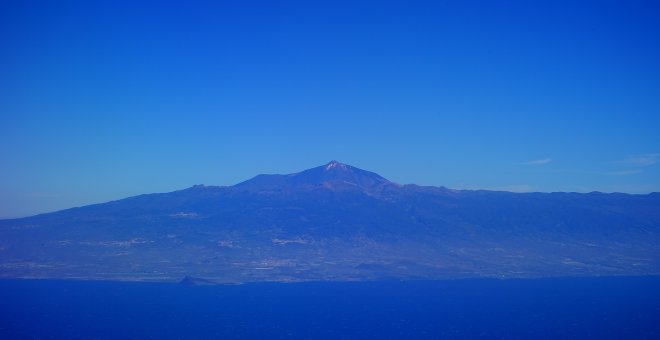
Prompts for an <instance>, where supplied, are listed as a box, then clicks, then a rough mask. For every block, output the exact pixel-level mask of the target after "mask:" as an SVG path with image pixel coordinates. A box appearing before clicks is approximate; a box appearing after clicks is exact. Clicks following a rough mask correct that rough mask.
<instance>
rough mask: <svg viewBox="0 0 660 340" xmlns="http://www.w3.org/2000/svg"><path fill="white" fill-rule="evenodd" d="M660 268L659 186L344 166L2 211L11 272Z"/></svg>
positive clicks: (168, 276)
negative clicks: (390, 175)
mask: <svg viewBox="0 0 660 340" xmlns="http://www.w3.org/2000/svg"><path fill="white" fill-rule="evenodd" d="M658 274H660V195H658V194H649V195H628V194H602V193H589V194H578V193H525V194H517V193H510V192H495V191H485V190H478V191H470V190H446V189H440V188H433V187H420V186H416V185H405V186H399V185H397V184H394V183H392V182H390V181H388V180H387V179H385V178H383V177H381V176H380V175H377V174H375V173H373V172H369V171H365V170H361V169H358V168H356V167H353V166H350V165H346V164H343V163H339V162H337V161H332V162H329V163H327V164H325V165H322V166H319V167H315V168H312V169H309V170H305V171H301V172H298V173H293V174H288V175H259V176H256V177H254V178H252V179H250V180H248V181H245V182H243V183H239V184H237V185H234V186H226V187H217V186H195V187H192V188H188V189H183V190H178V191H174V192H169V193H161V194H146V195H140V196H135V197H129V198H126V199H122V200H117V201H112V202H107V203H102V204H95V205H89V206H85V207H80V208H73V209H68V210H63V211H59V212H54V213H49V214H42V215H38V216H32V217H27V218H21V219H13V220H0V278H51V279H62V278H75V279H103V280H150V281H170V282H176V281H180V280H181V278H182V277H188V279H184V280H183V283H184V284H199V283H204V284H206V283H209V282H210V283H216V282H217V283H237V282H248V281H304V280H378V279H384V278H396V279H445V278H461V277H498V278H501V277H517V278H525V277H550V276H600V275H658Z"/></svg>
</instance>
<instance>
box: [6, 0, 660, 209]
mask: <svg viewBox="0 0 660 340" xmlns="http://www.w3.org/2000/svg"><path fill="white" fill-rule="evenodd" d="M659 19H660V9H659V8H658V6H657V5H655V4H653V3H652V2H650V1H648V2H637V1H580V2H577V1H430V2H417V1H400V2H390V1H374V2H359V1H346V2H342V1H301V2H289V1H281V2H280V1H278V2H275V1H268V2H249V1H236V2H224V1H218V2H208V3H204V2H199V3H195V4H193V3H192V2H183V1H181V2H178V3H177V2H138V1H125V2H122V1H79V2H72V1H46V2H38V1H37V2H26V1H2V3H1V4H0V46H2V47H1V49H2V53H1V54H0V217H17V216H25V215H31V214H35V213H40V212H45V211H52V210H57V209H62V208H67V207H72V206H78V205H84V204H90V203H97V202H103V201H108V200H112V199H119V198H123V197H126V196H130V195H135V194H141V193H149V192H166V191H172V190H177V189H181V188H185V187H188V186H191V185H193V184H198V183H203V184H207V185H231V184H234V183H236V182H239V181H241V180H244V179H246V178H249V177H251V176H253V175H255V174H258V173H290V172H296V171H299V170H303V169H306V168H310V167H313V166H317V165H321V164H324V163H327V162H328V161H330V160H332V159H337V160H339V161H342V162H344V163H348V164H351V165H355V166H358V167H361V168H364V169H367V170H371V171H375V172H378V173H379V174H381V175H383V176H385V177H386V178H389V179H391V180H393V181H395V182H399V183H417V184H425V185H443V186H447V187H451V188H470V189H476V188H485V189H497V190H512V191H580V192H586V191H605V192H611V191H622V192H631V193H647V192H651V191H660V166H659V165H658V161H659V160H660V133H659V132H658V131H660V63H659V62H658V60H660V20H659Z"/></svg>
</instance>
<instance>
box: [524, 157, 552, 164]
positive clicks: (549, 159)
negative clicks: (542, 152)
mask: <svg viewBox="0 0 660 340" xmlns="http://www.w3.org/2000/svg"><path fill="white" fill-rule="evenodd" d="M550 162H552V158H543V159H535V160H532V161H529V162H523V164H525V165H543V164H548V163H550Z"/></svg>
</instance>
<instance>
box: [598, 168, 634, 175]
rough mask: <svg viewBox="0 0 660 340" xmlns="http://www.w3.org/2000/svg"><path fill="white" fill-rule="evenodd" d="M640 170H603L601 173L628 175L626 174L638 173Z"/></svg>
mask: <svg viewBox="0 0 660 340" xmlns="http://www.w3.org/2000/svg"><path fill="white" fill-rule="evenodd" d="M640 172H642V170H639V169H634V170H621V171H611V172H605V173H603V174H605V175H608V176H628V175H634V174H638V173H640Z"/></svg>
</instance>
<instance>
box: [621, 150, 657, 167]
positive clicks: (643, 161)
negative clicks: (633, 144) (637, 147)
mask: <svg viewBox="0 0 660 340" xmlns="http://www.w3.org/2000/svg"><path fill="white" fill-rule="evenodd" d="M658 161H660V153H646V154H641V155H634V156H630V157H628V158H626V159H624V160H620V161H618V162H617V163H621V164H626V165H629V166H635V167H646V166H651V165H653V164H656V163H658Z"/></svg>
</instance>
